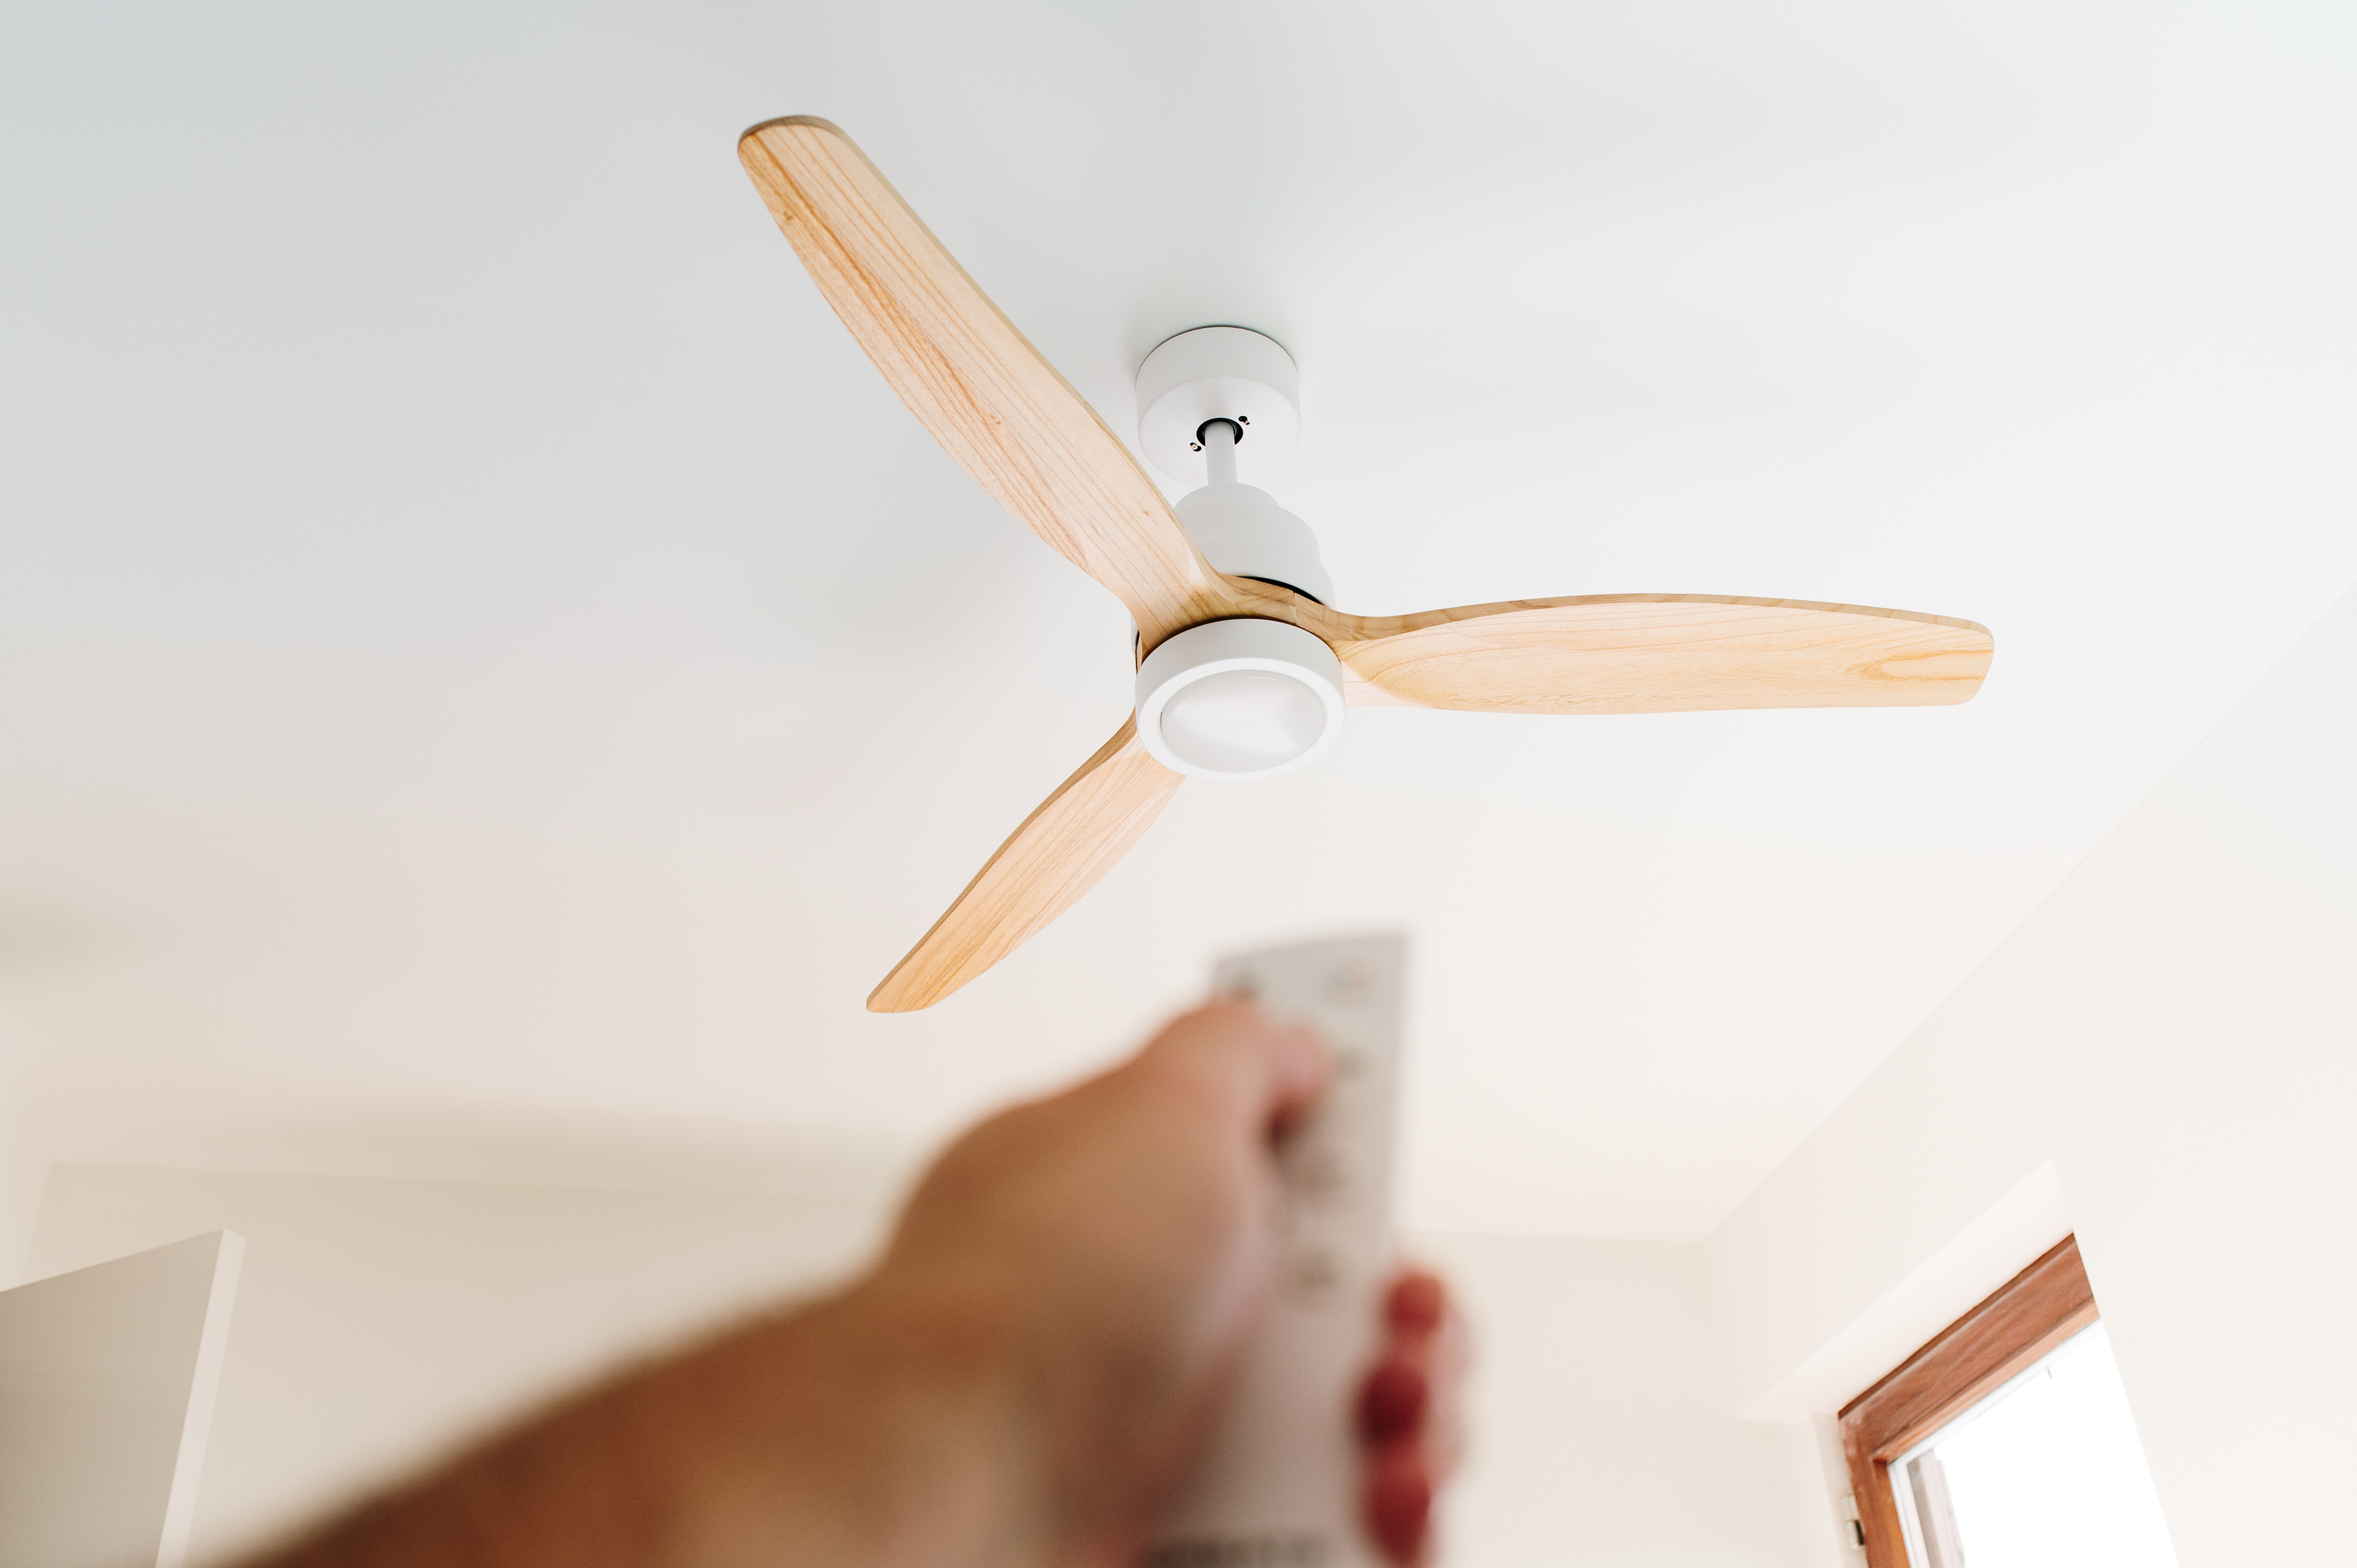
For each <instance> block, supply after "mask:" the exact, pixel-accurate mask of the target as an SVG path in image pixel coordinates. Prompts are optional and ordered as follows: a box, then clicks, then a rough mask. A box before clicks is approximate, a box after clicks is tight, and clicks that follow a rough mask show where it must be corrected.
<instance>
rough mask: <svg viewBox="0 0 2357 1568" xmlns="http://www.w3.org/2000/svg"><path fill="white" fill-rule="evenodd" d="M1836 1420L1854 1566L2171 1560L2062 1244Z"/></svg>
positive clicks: (2093, 1323) (2082, 1274)
mask: <svg viewBox="0 0 2357 1568" xmlns="http://www.w3.org/2000/svg"><path fill="white" fill-rule="evenodd" d="M1841 1424H1842V1441H1843V1446H1844V1447H1845V1449H1846V1451H1847V1453H1848V1457H1849V1467H1850V1481H1851V1485H1852V1487H1853V1488H1854V1491H1855V1501H1856V1503H1857V1537H1858V1540H1859V1543H1860V1544H1862V1545H1863V1546H1864V1547H1865V1549H1866V1553H1867V1563H1868V1564H1869V1568H1964V1563H1966V1562H1967V1560H1968V1557H1969V1561H1970V1563H1971V1564H1972V1568H2065V1565H2068V1568H2082V1565H2084V1564H2089V1563H2103V1564H2105V1565H2106V1568H2176V1562H2177V1559H2176V1556H2175V1554H2174V1553H2173V1552H2171V1550H2170V1549H2169V1532H2168V1529H2167V1527H2166V1526H2165V1525H2164V1524H2163V1522H2162V1520H2161V1516H2160V1503H2159V1499H2158V1497H2157V1496H2156V1495H2155V1494H2154V1492H2153V1487H2152V1478H2151V1476H2150V1474H2149V1473H2148V1472H2147V1470H2146V1468H2145V1463H2144V1452H2143V1449H2142V1448H2141V1447H2140V1446H2139V1445H2138V1444H2137V1443H2136V1427H2135V1424H2134V1423H2133V1421H2132V1420H2131V1419H2130V1417H2129V1414H2128V1408H2127V1396H2126V1392H2125V1391H2123V1390H2122V1389H2121V1387H2120V1380H2119V1371H2118V1369H2117V1367H2116V1366H2115V1363H2114V1362H2113V1360H2112V1351H2111V1342H2110V1339H2109V1338H2108V1337H2107V1336H2106V1335H2105V1334H2104V1327H2103V1325H2102V1323H2101V1322H2100V1321H2098V1319H2097V1317H2096V1313H2095V1298H2094V1293H2093V1291H2092V1290H2091V1289H2089V1287H2088V1284H2087V1275H2086V1271H2085V1270H2084V1269H2083V1267H2081V1265H2080V1262H2079V1247H2078V1242H2077V1241H2076V1240H2075V1239H2066V1240H2063V1242H2062V1243H2061V1245H2060V1246H2058V1247H2056V1248H2055V1249H2054V1250H2053V1251H2050V1252H2048V1253H2047V1254H2046V1255H2045V1256H2044V1257H2042V1258H2040V1259H2039V1260H2038V1261H2037V1262H2034V1263H2032V1264H2030V1266H2029V1268H2027V1269H2024V1270H2023V1271H2022V1272H2021V1273H2019V1274H2018V1275H2016V1276H2015V1277H2014V1278H2013V1279H2012V1280H2011V1281H2010V1282H2008V1283H2007V1284H2006V1285H2005V1287H2004V1288H2003V1289H2001V1290H1999V1291H1998V1292H1997V1293H1996V1294H1994V1295H1992V1296H1990V1297H1989V1298H1988V1299H1987V1300H1986V1301H1984V1302H1982V1303H1981V1304H1980V1305H1978V1306H1975V1308H1973V1310H1972V1311H1970V1312H1968V1313H1966V1314H1965V1315H1964V1316H1963V1317H1960V1318H1958V1319H1957V1320H1956V1321H1955V1322H1954V1323H1953V1324H1951V1325H1949V1326H1948V1327H1947V1328H1946V1329H1944V1330H1943V1331H1942V1332H1941V1333H1940V1335H1939V1336H1938V1337H1935V1338H1933V1339H1932V1342H1931V1343H1930V1344H1928V1345H1926V1346H1924V1347H1923V1348H1921V1350H1918V1351H1917V1352H1916V1353H1915V1354H1914V1355H1913V1356H1911V1357H1910V1358H1908V1359H1907V1361H1906V1363H1905V1364H1904V1365H1902V1366H1901V1367H1900V1368H1899V1369H1898V1370H1896V1371H1894V1372H1892V1373H1891V1374H1890V1375H1889V1377H1887V1378H1885V1379H1883V1380H1881V1381H1880V1382H1878V1383H1877V1384H1875V1385H1874V1387H1872V1388H1870V1389H1868V1390H1867V1391H1866V1392H1865V1393H1863V1394H1860V1395H1859V1396H1858V1397H1857V1399H1856V1400H1853V1401H1852V1402H1850V1404H1849V1406H1848V1407H1847V1408H1846V1409H1845V1410H1844V1411H1843V1412H1842V1416H1841Z"/></svg>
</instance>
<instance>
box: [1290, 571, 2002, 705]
mask: <svg viewBox="0 0 2357 1568" xmlns="http://www.w3.org/2000/svg"><path fill="white" fill-rule="evenodd" d="M1305 608H1307V607H1305ZM1288 618H1293V617H1288ZM1329 618H1330V619H1331V620H1332V622H1333V623H1334V624H1333V626H1332V628H1330V630H1329V629H1326V628H1319V627H1317V626H1311V627H1310V629H1312V630H1317V631H1318V632H1319V634H1320V635H1321V636H1325V637H1326V638H1327V640H1328V641H1329V642H1330V643H1332V644H1333V647H1334V651H1335V652H1336V653H1338V654H1340V656H1341V659H1342V663H1343V665H1344V667H1345V668H1346V669H1347V670H1349V671H1350V672H1351V674H1352V675H1353V676H1355V677H1356V678H1357V679H1356V680H1355V681H1353V682H1351V691H1350V693H1349V695H1350V696H1351V700H1352V701H1354V702H1357V703H1376V704H1382V703H1391V704H1399V705H1405V706H1409V707H1425V708H1470V709H1476V710H1480V711H1482V712H1488V713H1506V714H1662V713H1680V712H1687V711H1693V710H1698V709H1708V708H1847V707H1907V706H1916V705H1929V704H1938V703H1962V702H1965V701H1967V700H1969V699H1970V698H1971V697H1972V695H1973V693H1975V692H1977V691H1979V690H1980V686H1981V678H1982V677H1983V676H1985V675H1986V674H1987V673H1988V667H1989V660H1990V658H1991V656H1992V654H1993V653H1994V651H1995V650H1996V642H1995V641H1994V639H1991V638H1990V636H1989V633H1988V628H1986V627H1984V626H1980V625H1977V624H1975V623H1974V622H1972V621H1968V620H1954V619H1952V618H1948V617H1946V616H1929V615H1917V614H1913V613H1911V612H1910V611H1907V610H1883V609H1869V608H1867V607H1862V606H1858V605H1820V604H1810V603H1806V602H1803V601H1801V600H1796V599H1738V598H1722V597H1717V596H1712V595H1707V594H1601V595H1589V596H1582V597H1577V598H1565V599H1521V600H1515V601H1513V602H1512V603H1508V604H1499V605H1469V606H1466V607H1462V608H1458V609H1447V610H1429V611H1426V612H1425V613H1424V614H1422V615H1414V616H1395V617H1372V616H1339V615H1330V612H1329Z"/></svg>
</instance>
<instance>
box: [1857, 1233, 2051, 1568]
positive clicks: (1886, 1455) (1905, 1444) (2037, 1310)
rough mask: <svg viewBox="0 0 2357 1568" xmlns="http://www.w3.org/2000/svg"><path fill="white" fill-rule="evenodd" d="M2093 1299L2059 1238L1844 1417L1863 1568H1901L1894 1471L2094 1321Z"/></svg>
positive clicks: (1903, 1555)
mask: <svg viewBox="0 0 2357 1568" xmlns="http://www.w3.org/2000/svg"><path fill="white" fill-rule="evenodd" d="M2096 1316H2097V1315H2096V1312H2095V1293H2094V1291H2093V1288H2091V1287H2090V1286H2089V1285H2088V1283H2087V1271H2086V1269H2085V1268H2084V1266H2083V1265H2082V1264H2081V1263H2080V1262H2079V1239H2078V1238H2077V1237H2076V1236H2065V1237H2064V1238H2062V1240H2061V1241H2060V1242H2058V1243H2056V1244H2055V1246H2054V1247H2053V1248H2052V1250H2050V1251H2048V1252H2047V1253H2046V1254H2045V1255H2044V1256H2042V1257H2040V1259H2039V1260H2038V1261H2037V1262H2034V1263H2032V1264H2030V1265H2029V1267H2028V1268H2026V1269H2024V1270H2022V1271H2021V1273H2018V1274H2016V1275H2014V1276H2013V1278H2011V1279H2010V1280H2007V1282H2006V1283H2004V1284H2003V1285H2001V1286H1999V1287H1998V1289H1997V1290H1996V1293H1995V1294H1992V1295H1990V1296H1989V1297H1988V1299H1986V1301H1983V1302H1982V1303H1981V1304H1980V1305H1977V1306H1975V1307H1974V1308H1973V1309H1972V1310H1971V1311H1970V1312H1967V1313H1966V1314H1964V1316H1962V1317H1959V1318H1958V1319H1956V1321H1955V1322H1953V1323H1951V1324H1950V1325H1948V1326H1947V1327H1945V1328H1943V1329H1942V1330H1940V1332H1939V1333H1938V1334H1936V1335H1934V1336H1933V1337H1932V1340H1931V1342H1930V1343H1929V1344H1927V1345H1925V1346H1924V1347H1923V1348H1921V1349H1920V1350H1918V1351H1916V1352H1915V1354H1913V1355H1912V1356H1910V1357H1908V1358H1907V1359H1906V1360H1905V1361H1903V1362H1902V1363H1900V1366H1899V1367H1898V1369H1896V1370H1894V1371H1892V1372H1891V1373H1890V1375H1889V1376H1888V1377H1886V1378H1884V1379H1883V1380H1881V1381H1880V1382H1878V1383H1877V1384H1875V1385H1874V1386H1873V1387H1872V1388H1870V1389H1868V1390H1867V1391H1865V1392H1864V1393H1862V1394H1860V1395H1858V1396H1857V1398H1856V1399H1854V1400H1852V1401H1850V1402H1849V1403H1848V1404H1846V1405H1844V1406H1843V1407H1842V1412H1841V1434H1842V1452H1843V1453H1844V1454H1845V1455H1847V1456H1848V1458H1849V1479H1850V1488H1851V1491H1852V1493H1853V1495H1854V1496H1855V1498H1856V1499H1857V1522H1858V1532H1859V1534H1860V1535H1861V1536H1863V1538H1864V1540H1863V1541H1862V1542H1861V1544H1863V1545H1864V1546H1865V1548H1866V1561H1867V1568H1908V1561H1907V1540H1906V1535H1905V1532H1904V1530H1903V1527H1902V1526H1901V1525H1900V1520H1899V1499H1898V1498H1896V1497H1894V1496H1893V1495H1892V1493H1891V1481H1890V1466H1891V1462H1892V1461H1893V1460H1895V1459H1898V1458H1899V1457H1900V1455H1904V1454H1905V1453H1906V1452H1907V1451H1908V1450H1909V1449H1910V1448H1912V1447H1914V1446H1915V1445H1916V1444H1919V1443H1921V1442H1922V1441H1923V1440H1924V1439H1925V1438H1927V1437H1929V1436H1931V1435H1932V1434H1933V1433H1935V1432H1937V1431H1939V1430H1940V1428H1942V1427H1943V1426H1945V1425H1946V1424H1947V1423H1949V1422H1951V1421H1953V1420H1954V1419H1955V1418H1956V1417H1957V1416H1959V1415H1962V1414H1963V1413H1964V1412H1965V1411H1967V1410H1969V1409H1971V1408H1972V1406H1974V1405H1975V1404H1976V1403H1978V1402H1980V1401H1981V1400H1983V1399H1986V1398H1987V1397H1988V1395H1989V1394H1991V1393H1993V1392H1995V1391H1996V1390H1997V1389H1998V1388H2000V1387H2001V1386H2003V1385H2004V1384H2005V1383H2006V1382H2007V1380H2009V1379H2012V1378H2015V1377H2018V1376H2019V1375H2020V1374H2021V1373H2022V1372H2023V1371H2024V1370H2026V1369H2028V1368H2029V1366H2030V1365H2031V1364H2032V1363H2034V1362H2035V1361H2037V1359H2039V1358H2040V1357H2041V1356H2043V1355H2045V1354H2046V1353H2047V1352H2048V1351H2050V1350H2051V1349H2053V1348H2055V1347H2056V1346H2058V1345H2060V1344H2061V1343H2062V1341H2064V1340H2065V1339H2068V1338H2070V1337H2071V1336H2072V1335H2073V1334H2076V1333H2078V1332H2079V1331H2080V1330H2081V1329H2083V1328H2084V1327H2086V1326H2088V1325H2089V1324H2091V1323H2093V1322H2094V1321H2095V1318H2096Z"/></svg>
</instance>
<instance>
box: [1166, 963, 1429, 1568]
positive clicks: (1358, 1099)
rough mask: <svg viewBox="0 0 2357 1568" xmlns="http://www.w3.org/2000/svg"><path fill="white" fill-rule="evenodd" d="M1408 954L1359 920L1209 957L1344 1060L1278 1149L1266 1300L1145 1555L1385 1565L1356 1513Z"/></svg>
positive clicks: (1228, 977)
mask: <svg viewBox="0 0 2357 1568" xmlns="http://www.w3.org/2000/svg"><path fill="white" fill-rule="evenodd" d="M1406 957H1407V944H1406V942H1405V939H1403V938H1400V937H1397V936H1371V937H1354V938H1345V939H1343V940H1339V941H1326V942H1311V943H1307V944H1304V945H1301V946H1298V947H1286V948H1275V949H1271V950H1268V951H1265V952H1255V953H1246V954H1243V955H1242V956H1240V957H1236V958H1232V959H1229V960H1227V961H1224V962H1222V963H1221V964H1220V965H1219V967H1218V969H1217V970H1216V971H1215V972H1214V973H1213V978H1212V984H1213V989H1214V990H1215V991H1217V992H1219V993H1222V994H1232V993H1244V994H1247V995H1250V996H1251V997H1252V998H1253V999H1254V1000H1255V1001H1256V1002H1258V1003H1259V1004H1260V1005H1261V1006H1262V1007H1263V1008H1264V1009H1265V1010H1266V1011H1267V1012H1268V1013H1269V1014H1270V1015H1273V1016H1275V1017H1277V1018H1281V1019H1286V1020H1288V1021H1298V1022H1302V1023H1307V1024H1309V1025H1311V1026H1314V1027H1316V1028H1317V1030H1318V1033H1319V1034H1321V1035H1323V1036H1325V1038H1326V1043H1327V1045H1328V1047H1329V1048H1330V1049H1331V1050H1332V1052H1333V1064H1334V1070H1333V1076H1332V1078H1331V1079H1330V1080H1329V1083H1328V1085H1327V1090H1326V1093H1325V1095H1324V1097H1323V1098H1322V1099H1321V1100H1320V1101H1318V1105H1317V1107H1316V1109H1315V1110H1313V1111H1312V1112H1310V1113H1309V1114H1308V1116H1307V1117H1306V1118H1304V1119H1303V1121H1302V1122H1300V1124H1299V1125H1297V1126H1296V1127H1294V1128H1293V1129H1292V1130H1291V1131H1290V1132H1289V1133H1287V1135H1286V1140H1285V1143H1284V1144H1283V1146H1282V1147H1281V1148H1280V1149H1279V1151H1278V1155H1277V1164H1278V1169H1279V1171H1280V1173H1281V1175H1282V1177H1283V1181H1284V1212H1283V1214H1282V1216H1281V1221H1282V1223H1283V1226H1284V1230H1283V1232H1282V1234H1283V1237H1284V1242H1283V1251H1282V1252H1281V1254H1280V1258H1279V1262H1278V1274H1277V1282H1276V1287H1275V1296H1274V1299H1273V1300H1272V1301H1271V1302H1270V1304H1269V1313H1268V1316H1267V1317H1266V1319H1265V1320H1264V1322H1263V1324H1262V1326H1261V1328H1260V1331H1259V1336H1258V1337H1257V1338H1256V1339H1255V1340H1254V1343H1253V1345H1252V1347H1251V1348H1250V1350H1249V1352H1248V1354H1247V1358H1246V1360H1245V1363H1244V1366H1243V1373H1242V1376H1241V1377H1240V1378H1239V1379H1238V1380H1237V1384H1236V1387H1235V1390H1234V1391H1233V1394H1232V1397H1231V1399H1230V1402H1229V1404H1228V1407H1227V1409H1226V1411H1225V1412H1224V1413H1223V1414H1222V1418H1221V1421H1220V1423H1219V1425H1218V1426H1217V1427H1216V1428H1215V1429H1214V1430H1213V1432H1212V1434H1211V1442H1210V1443H1209V1444H1208V1445H1207V1446H1206V1447H1205V1449H1204V1451H1203V1454H1202V1455H1201V1457H1200V1458H1199V1459H1198V1460H1197V1462H1196V1465H1195V1468H1194V1470H1193V1471H1192V1472H1191V1473H1190V1474H1189V1477H1188V1478H1187V1480H1186V1482H1185V1483H1184V1484H1183V1485H1182V1486H1181V1487H1180V1489H1179V1496H1178V1498H1176V1499H1175V1500H1174V1501H1173V1503H1172V1505H1171V1506H1170V1508H1169V1509H1168V1510H1166V1512H1165V1513H1164V1514H1163V1516H1162V1518H1161V1519H1160V1520H1158V1521H1157V1525H1156V1528H1155V1530H1154V1531H1153V1532H1152V1534H1151V1536H1150V1538H1149V1541H1148V1544H1147V1547H1146V1556H1145V1563H1146V1568H1379V1565H1380V1563H1381V1559H1380V1558H1379V1557H1378V1556H1377V1555H1376V1552H1375V1551H1374V1548H1373V1546H1372V1543H1371V1542H1370V1541H1369V1540H1368V1538H1367V1535H1366V1529H1365V1526H1364V1524H1363V1523H1362V1522H1361V1517H1360V1507H1359V1498H1360V1490H1361V1486H1362V1485H1363V1481H1362V1478H1361V1476H1360V1473H1359V1444H1358V1437H1357V1432H1356V1424H1357V1413H1358V1412H1357V1408H1356V1407H1357V1400H1358V1392H1359V1383H1360V1380H1361V1379H1362V1378H1363V1377H1364V1376H1365V1375H1366V1370H1367V1367H1368V1363H1369V1359H1370V1358H1371V1357H1372V1355H1373V1353H1374V1350H1375V1348H1376V1346H1377V1343H1378V1332H1379V1328H1380V1316H1379V1315H1380V1313H1381V1312H1382V1310H1383V1301H1382V1291H1383V1283H1384V1282H1385V1278H1386V1274H1387V1271H1388V1269H1389V1266H1390V1263H1391V1155H1392V1120H1393V1115H1392V1106H1393V1101H1394V1086H1395V1083H1396V1081H1397V1077H1398V1062H1399V1041H1400V993H1401V981H1402V972H1403V970H1404V968H1405V962H1406Z"/></svg>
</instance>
